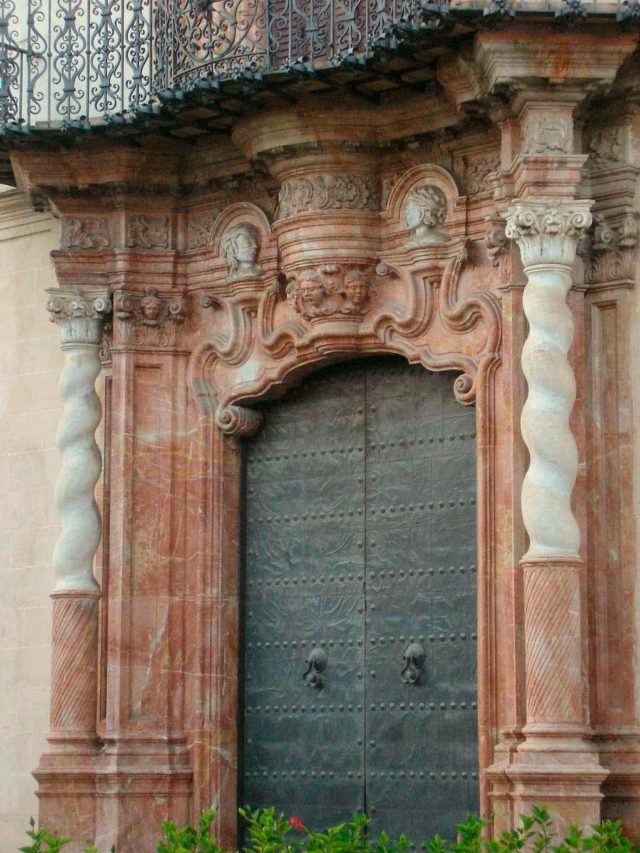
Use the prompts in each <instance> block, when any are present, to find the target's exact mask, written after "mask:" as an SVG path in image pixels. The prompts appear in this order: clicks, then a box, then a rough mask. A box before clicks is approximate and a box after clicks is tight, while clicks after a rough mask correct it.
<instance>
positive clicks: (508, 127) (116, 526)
mask: <svg viewBox="0 0 640 853" xmlns="http://www.w3.org/2000/svg"><path fill="white" fill-rule="evenodd" d="M527 26H528V25H522V26H521V27H520V29H518V36H517V38H515V37H514V38H507V37H505V35H504V33H501V32H498V33H491V32H480V33H477V34H476V36H475V37H474V40H473V43H472V44H471V43H470V47H469V50H470V54H469V56H468V57H467V58H466V59H464V60H463V58H462V57H461V55H459V53H458V52H457V49H455V50H451V51H449V50H448V49H447V50H444V51H443V53H442V55H441V56H440V55H439V56H438V58H437V60H436V72H437V78H438V80H439V81H440V85H441V86H442V87H443V90H444V95H437V94H436V95H433V94H428V93H427V94H426V95H425V94H421V95H419V96H418V95H416V96H415V97H413V96H412V98H411V99H410V100H407V98H406V97H405V96H404V95H399V96H397V97H389V99H388V100H385V99H382V100H381V102H380V103H379V104H377V105H375V106H373V105H372V104H371V99H365V102H364V103H362V100H358V99H353V100H349V98H350V97H351V96H348V97H346V101H345V100H344V99H343V100H340V98H337V97H336V98H333V96H332V95H330V94H328V95H327V102H326V106H325V105H319V104H318V103H316V102H314V103H313V104H310V103H309V101H308V100H307V99H306V98H305V97H300V100H299V102H298V104H297V106H296V107H295V108H292V107H291V104H290V101H287V98H286V97H283V98H282V99H281V100H280V101H277V103H275V105H274V104H271V105H270V106H267V107H265V108H264V109H261V110H259V111H258V112H256V113H255V114H253V115H245V116H244V117H242V118H238V117H236V118H235V119H233V120H231V134H230V137H225V138H221V137H218V136H216V137H211V138H210V137H207V138H206V140H205V142H202V143H196V144H194V145H193V146H192V147H191V148H190V149H189V157H185V156H184V147H183V143H182V142H179V141H177V140H176V139H172V140H171V142H170V144H168V145H166V146H165V147H164V148H162V150H159V149H158V150H155V149H154V151H153V153H151V152H149V151H145V150H144V147H142V148H141V149H140V150H135V151H133V150H131V149H129V150H127V151H126V153H123V152H122V151H121V149H118V148H117V146H116V147H114V144H113V143H112V142H110V141H107V140H104V141H102V142H101V143H100V144H97V145H95V147H94V148H93V149H92V150H79V151H76V152H74V153H73V154H72V153H70V152H68V151H66V152H64V151H61V152H58V153H57V154H56V158H57V160H56V168H55V170H54V171H53V172H52V169H51V157H52V155H51V154H50V153H49V154H47V153H46V152H45V153H42V152H38V151H37V150H35V149H30V148H28V147H26V148H25V149H24V150H20V152H18V153H16V154H15V162H16V170H17V172H18V174H19V176H20V179H21V182H22V186H23V188H24V189H26V190H29V191H31V192H34V193H40V194H46V195H48V196H49V197H51V198H52V199H53V201H54V202H55V204H56V206H57V209H59V210H60V212H61V215H62V216H63V230H62V234H63V242H62V248H61V250H60V251H59V252H56V253H54V261H55V264H56V267H57V271H58V276H59V280H60V286H61V291H60V294H59V295H58V296H56V295H52V298H51V302H50V308H51V311H52V313H53V314H54V319H57V321H58V322H59V323H60V325H61V330H62V332H63V346H65V347H66V349H67V353H68V358H69V367H68V368H67V371H66V372H65V377H64V381H63V397H64V399H65V420H64V424H63V428H62V430H61V437H60V445H61V449H62V451H63V458H64V464H63V475H62V479H61V487H60V509H61V517H62V521H63V534H62V537H61V540H60V545H59V547H58V551H57V556H56V567H57V571H58V573H59V575H60V583H59V584H58V587H57V588H56V592H55V593H54V597H55V605H54V606H55V619H54V638H53V645H54V684H53V700H52V729H51V738H50V745H49V748H48V750H47V752H46V754H45V755H44V756H43V758H42V761H41V764H40V767H39V769H38V771H37V778H38V781H39V786H40V787H39V792H40V797H41V821H42V823H43V824H46V825H52V826H55V827H56V828H58V829H60V830H61V831H63V832H65V833H66V834H71V835H73V836H75V837H79V836H85V837H87V838H90V839H91V840H94V839H95V841H96V843H97V845H98V847H99V848H104V849H108V847H109V846H110V845H111V844H112V843H115V844H116V846H117V849H118V850H119V853H129V851H133V850H136V851H147V850H149V851H150V850H152V849H153V838H152V834H153V831H152V827H153V826H154V825H159V823H160V820H162V819H163V818H165V817H166V816H167V815H171V816H172V817H173V818H174V819H176V820H178V821H186V820H187V819H193V818H195V817H196V816H197V815H198V813H199V812H200V811H201V810H202V809H203V808H205V807H207V806H208V805H210V804H211V803H212V802H213V803H216V804H217V806H218V809H219V830H220V836H221V838H222V839H223V840H224V842H225V843H227V844H229V846H232V845H233V843H234V840H235V832H236V817H235V816H236V806H237V803H236V792H237V784H236V782H237V754H238V728H237V715H238V676H237V671H238V642H239V636H240V626H239V616H238V614H239V606H238V597H239V572H240V552H241V548H240V544H239V543H240V539H241V530H242V527H241V502H242V500H241V484H242V441H241V439H242V438H243V437H245V436H250V435H251V434H252V433H254V432H255V431H256V430H257V429H259V428H260V424H261V420H262V415H261V412H260V403H261V402H262V401H264V400H267V399H273V398H277V397H279V396H281V395H283V394H285V393H286V391H287V389H288V388H290V387H291V386H292V385H294V384H297V383H299V382H301V381H303V379H304V377H305V375H307V374H308V373H309V372H311V371H313V370H314V369H315V368H317V367H319V366H321V365H324V364H328V363H332V362H336V361H341V360H347V359H350V358H355V357H359V358H360V357H365V356H367V355H370V354H385V353H395V354H399V355H401V356H403V357H404V358H406V359H407V360H408V361H409V362H411V363H415V364H420V365H422V366H423V367H424V369H425V370H432V371H442V370H453V371H456V373H457V374H458V376H457V379H456V380H455V385H454V389H453V391H454V392H455V395H456V397H457V399H458V401H459V402H460V403H461V404H462V405H474V406H475V407H476V421H477V448H478V466H477V471H478V531H479V532H478V543H477V545H478V562H477V568H478V602H479V606H478V632H477V633H478V712H479V741H480V755H479V765H480V768H481V774H482V779H481V801H482V808H483V810H484V811H485V813H487V814H489V813H492V814H493V815H494V829H495V830H502V829H504V828H506V827H509V826H511V825H513V823H514V821H515V820H516V817H517V814H518V813H519V812H520V811H522V810H525V809H527V808H529V807H530V806H531V805H532V804H536V803H547V804H548V805H549V806H550V807H551V809H552V811H553V813H554V816H555V818H556V819H557V820H558V821H560V822H562V821H565V822H566V821H568V822H572V821H576V820H578V821H583V822H592V821H594V820H597V819H598V817H599V816H600V815H601V814H602V815H606V816H610V815H612V816H618V815H620V816H623V817H625V818H626V819H627V821H628V826H629V828H630V830H631V831H633V832H638V831H640V819H639V818H638V815H637V814H636V811H635V809H636V806H635V803H636V802H637V799H638V794H637V783H636V778H637V775H636V767H637V765H638V764H640V731H639V730H638V729H637V726H636V718H637V711H638V708H637V707H636V703H637V698H636V692H637V691H636V689H635V685H636V680H637V674H636V673H635V670H634V669H633V666H632V665H628V664H626V663H625V662H624V660H625V654H626V652H627V651H628V650H629V649H631V648H632V647H633V644H634V642H635V639H634V638H635V630H636V629H635V625H634V621H633V610H632V599H631V597H630V596H625V595H624V591H625V590H628V589H630V588H632V587H633V583H634V578H633V565H634V562H633V542H632V536H631V527H632V525H631V524H629V523H628V522H627V521H625V517H624V512H623V506H624V502H625V501H629V500H630V495H631V483H630V481H629V480H628V479H626V478H625V477H624V475H623V474H622V473H621V468H620V466H618V467H616V466H612V465H611V464H609V462H608V461H607V460H608V458H609V456H608V454H609V452H610V449H611V444H612V443H613V444H614V445H615V446H616V447H618V448H619V451H618V452H619V454H620V460H621V461H622V460H623V458H624V459H625V460H626V462H627V463H628V461H629V453H630V451H629V450H628V446H627V444H626V443H625V442H624V441H623V438H624V428H623V420H624V414H623V413H624V411H625V410H626V409H625V407H626V406H627V405H628V401H627V399H626V397H625V394H626V393H627V392H626V391H625V390H624V383H623V382H620V381H619V379H618V374H619V373H620V371H621V370H623V369H624V368H622V367H621V364H622V362H621V360H620V358H618V357H617V356H616V358H614V357H613V356H611V355H610V352H611V350H610V348H611V347H612V346H613V347H615V346H620V347H622V348H623V349H624V346H626V343H625V342H626V340H627V336H628V321H627V320H626V319H625V310H626V309H625V306H626V305H627V301H628V296H629V288H630V287H631V286H632V284H633V262H634V260H635V245H636V241H637V233H638V230H637V214H636V211H635V208H634V204H635V187H636V183H637V168H638V167H637V165H636V163H635V161H634V160H633V156H634V155H633V152H632V151H631V148H630V145H631V143H630V142H629V141H628V140H629V139H630V138H631V129H632V125H633V122H634V121H635V118H633V117H632V116H631V115H630V116H628V117H627V116H626V115H625V117H619V122H620V128H619V132H617V133H616V137H615V145H612V146H609V147H608V146H607V145H606V144H605V140H604V137H603V136H602V131H600V130H596V126H597V125H598V123H599V122H601V120H602V117H603V116H604V117H606V116H607V110H608V109H609V108H610V106H609V105H610V102H609V101H608V100H607V98H608V94H607V93H608V92H609V91H610V89H611V86H612V83H613V80H614V77H615V75H616V73H617V70H618V68H619V66H620V65H621V64H622V62H623V60H624V58H625V57H626V56H627V55H629V53H630V52H631V51H632V50H633V49H634V45H635V37H634V36H621V35H615V34H613V33H611V32H608V31H606V32H599V33H598V34H594V33H593V32H584V33H579V34H572V35H571V37H570V38H568V37H565V36H564V35H559V34H555V35H554V36H553V38H551V39H550V38H549V33H548V32H544V31H542V30H540V29H536V28H532V27H529V28H527ZM543 55H544V61H542V59H541V56H543ZM591 56H595V57H596V58H597V62H595V61H594V62H590V60H589V57H591ZM549 67H553V68H555V69H556V71H557V69H558V68H562V69H564V71H563V72H562V74H560V72H557V76H556V77H553V79H552V80H550V78H549V74H550V72H549ZM296 85H297V84H296ZM336 85H338V84H336ZM613 91H614V95H612V96H611V97H612V98H614V100H615V97H616V96H615V89H614V90H613ZM594 93H595V94H594ZM289 97H290V98H295V97H297V94H295V93H289ZM332 98H333V99H332ZM226 108H227V109H228V111H229V112H230V113H231V114H233V106H232V104H231V103H230V104H228V105H227V107H226ZM591 124H593V125H594V126H593V128H592V127H591ZM584 125H586V127H584V128H583V126H584ZM578 126H580V127H581V129H584V132H583V133H582V142H581V141H580V140H579V139H578V138H577V134H575V133H574V129H575V128H576V127H578ZM625 146H626V147H625ZM581 150H584V151H585V152H586V153H584V154H583V153H580V152H581ZM498 152H499V153H498ZM611 158H613V162H611ZM178 173H179V175H180V178H179V180H177V179H176V175H177V174H178ZM247 176H249V178H248V177H247ZM151 193H152V194H153V202H152V204H150V201H149V198H150V194H151ZM585 199H589V200H585ZM150 208H152V209H150ZM592 216H594V221H595V223H596V228H595V230H590V224H591V220H592ZM579 241H580V253H581V256H582V258H584V259H585V261H584V263H583V261H582V260H580V259H578V260H577V261H576V252H577V250H578V242H579ZM583 268H584V270H585V271H586V272H585V274H583ZM109 299H112V301H113V315H112V317H111V319H110V322H109V324H108V328H107V326H105V327H104V331H105V333H106V338H105V340H103V341H102V343H103V344H104V343H105V342H106V343H107V344H108V346H103V347H102V350H103V354H105V355H108V357H107V358H106V359H105V362H106V367H105V384H104V407H105V419H104V421H103V423H104V431H103V433H102V436H103V446H104V459H105V465H104V471H103V483H102V513H103V518H104V532H103V537H102V546H101V549H100V551H99V552H98V560H97V576H98V585H97V584H96V582H95V581H94V580H93V576H92V574H91V570H90V562H91V555H92V551H93V550H94V549H95V547H96V545H97V541H98V527H96V514H95V509H94V505H93V497H92V492H93V486H94V484H95V481H96V479H97V476H98V468H97V467H96V465H97V461H96V460H97V457H96V453H95V447H94V445H93V432H94V430H95V428H96V426H97V423H98V420H97V412H98V409H97V403H96V399H95V396H94V391H93V383H94V381H95V378H96V375H97V373H98V358H99V356H98V352H99V347H100V343H101V341H100V335H99V331H101V330H102V325H101V324H102V320H101V319H100V318H102V317H104V315H105V310H106V308H107V306H108V304H109ZM527 322H528V330H527V327H526V324H527ZM83 330H84V331H83ZM87 330H89V331H90V332H91V335H90V338H91V339H90V340H88V338H87V336H88V335H89V331H87ZM83 335H84V337H83ZM74 336H75V337H74ZM621 351H622V350H621ZM614 379H615V393H613V392H611V393H610V392H609V391H607V394H606V395H605V396H603V394H605V392H604V391H603V387H604V386H603V383H606V382H610V381H613V380H614ZM525 382H526V385H527V386H528V389H527V388H526V387H525ZM576 388H577V392H576ZM576 394H577V396H576ZM611 395H612V396H611ZM605 398H606V399H605ZM576 399H577V404H575V405H574V403H575V401H576ZM525 400H526V402H525ZM521 415H522V432H521V430H520V416H521ZM398 416H399V418H401V416H402V413H398ZM603 424H605V426H603ZM72 425H73V429H71V426H72ZM527 452H528V457H527ZM625 454H626V456H625ZM581 463H582V467H581ZM585 470H586V475H585V473H584V472H585ZM76 471H77V473H76ZM585 476H586V480H585ZM587 486H588V488H589V495H590V497H589V500H587ZM596 505H597V506H596ZM604 506H606V512H607V514H608V519H609V532H607V533H605V532H604V531H603V529H602V522H601V521H600V520H599V515H598V513H599V510H598V508H597V507H604ZM84 519H86V522H85V521H84ZM80 521H82V525H81V526H82V528H83V535H82V536H80V537H76V536H75V535H72V525H74V524H76V523H80ZM625 524H626V525H627V526H626V527H625V526H624V525H625ZM603 537H605V538H606V537H609V538H608V539H607V543H608V544H607V546H606V547H605V546H603V544H602V543H603V541H604V539H603ZM621 554H624V559H623V558H622V557H620V555H621ZM612 555H616V556H612ZM87 561H89V562H87ZM98 599H99V601H100V604H99V607H98V603H97V602H98ZM96 649H97V651H96ZM625 650H626V651H625ZM96 655H97V663H96V665H95V667H90V666H89V663H90V661H94V660H95V659H96ZM618 664H619V665H620V666H621V667H625V666H626V667H627V669H626V670H625V679H626V681H625V683H624V684H622V685H621V684H618V683H614V681H615V679H612V677H611V675H610V673H609V668H610V667H611V666H614V667H615V666H618ZM76 672H77V677H75V676H74V678H73V679H72V680H73V685H70V684H69V681H68V679H69V674H70V673H76ZM609 696H611V697H613V699H612V701H611V703H610V702H609V701H608V698H607V697H609ZM621 743H623V744H624V746H622V747H621V746H620V744H621ZM70 795H72V797H73V800H71V797H70ZM71 803H72V804H71ZM81 840H82V839H81Z"/></svg>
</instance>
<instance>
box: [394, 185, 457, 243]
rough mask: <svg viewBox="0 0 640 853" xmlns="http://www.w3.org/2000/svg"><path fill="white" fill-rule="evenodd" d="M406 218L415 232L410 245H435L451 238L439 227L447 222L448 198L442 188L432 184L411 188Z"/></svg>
mask: <svg viewBox="0 0 640 853" xmlns="http://www.w3.org/2000/svg"><path fill="white" fill-rule="evenodd" d="M405 219H406V222H407V226H408V227H409V228H410V229H411V230H412V231H413V232H414V233H413V235H412V236H411V238H410V240H409V243H408V245H409V246H434V245H438V244H440V243H446V242H447V241H448V240H449V235H448V234H447V232H446V231H445V230H444V229H441V228H439V227H438V226H440V225H442V224H443V223H444V222H446V219H447V200H446V198H445V196H444V193H443V192H442V190H440V189H438V187H435V186H433V185H432V184H427V185H426V186H421V187H415V189H412V190H411V192H410V193H409V197H408V200H407V206H406V209H405Z"/></svg>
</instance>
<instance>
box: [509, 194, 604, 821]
mask: <svg viewBox="0 0 640 853" xmlns="http://www.w3.org/2000/svg"><path fill="white" fill-rule="evenodd" d="M590 205H591V202H589V201H567V200H563V201H558V202H553V201H549V200H546V199H545V200H544V201H540V200H526V201H518V202H515V203H514V204H513V205H512V206H511V207H510V208H509V209H508V211H507V213H506V219H507V227H506V235H507V237H509V238H511V239H514V240H515V241H516V242H517V243H518V246H519V248H520V253H521V257H522V262H523V267H524V271H525V274H526V277H527V285H526V287H525V291H524V300H523V306H524V311H525V314H526V317H527V320H528V322H529V334H528V337H527V340H526V342H525V345H524V347H523V351H522V369H523V372H524V374H525V377H526V379H527V383H528V396H527V400H526V403H525V405H524V407H523V411H522V420H521V428H522V436H523V439H524V441H525V444H526V446H527V448H528V450H529V455H530V462H529V467H528V470H527V473H526V475H525V478H524V482H523V485H522V515H523V520H524V524H525V527H526V530H527V533H528V535H529V549H528V551H527V553H526V554H525V555H524V557H523V559H522V561H521V567H522V571H523V574H524V609H525V626H524V627H525V660H526V725H525V728H524V734H525V741H524V743H523V744H521V745H520V747H519V749H518V755H517V757H516V761H515V763H514V765H513V766H512V768H511V769H510V771H509V777H510V779H511V781H512V784H513V789H512V790H513V799H514V802H515V803H516V807H517V808H518V807H519V808H520V810H521V811H522V810H527V809H528V808H529V807H530V806H531V805H534V804H536V803H547V804H548V805H550V806H551V807H552V808H553V809H554V811H555V812H556V814H557V815H558V817H559V818H560V819H562V817H563V816H565V815H569V814H570V819H571V820H572V821H573V822H575V821H576V819H577V820H582V821H584V822H585V823H590V822H593V821H596V820H598V818H599V804H600V800H601V794H600V784H601V782H602V780H603V779H604V777H605V776H606V771H604V770H603V769H602V768H601V767H600V765H599V764H598V761H597V758H596V756H595V753H594V752H593V751H592V749H591V746H590V744H589V742H588V739H587V738H588V734H589V728H588V722H589V721H588V715H587V707H588V705H587V698H588V697H587V690H586V680H585V679H586V661H585V660H584V637H583V624H584V614H583V606H582V601H583V598H584V596H583V590H582V585H583V574H584V565H583V560H582V557H581V556H580V553H579V551H580V532H579V529H578V524H577V522H576V519H575V516H574V514H573V511H572V508H571V493H572V490H573V486H574V484H575V481H576V476H577V472H578V451H577V447H576V441H575V438H574V436H573V434H572V431H571V428H570V423H569V419H570V416H571V411H572V408H573V405H574V402H575V396H576V381H575V376H574V373H573V370H572V368H571V365H570V364H569V361H568V358H567V355H568V352H569V349H570V347H571V343H572V340H573V335H574V324H573V318H572V314H571V311H570V309H569V306H568V305H567V295H568V293H569V289H570V287H571V284H572V267H573V262H574V260H575V254H576V247H577V243H578V240H579V238H580V237H581V236H582V235H583V233H584V231H585V230H586V229H587V228H588V227H589V225H590V224H591V214H590V212H589V208H590ZM569 791H570V792H571V798H570V800H568V799H567V794H568V792H569ZM569 803H570V804H569ZM568 804H569V805H568Z"/></svg>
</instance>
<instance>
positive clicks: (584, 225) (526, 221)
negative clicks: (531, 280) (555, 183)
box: [504, 199, 593, 269]
mask: <svg viewBox="0 0 640 853" xmlns="http://www.w3.org/2000/svg"><path fill="white" fill-rule="evenodd" d="M592 203H593V202H592V201H591V200H589V199H587V200H580V201H558V202H555V203H554V202H552V201H517V202H515V203H514V204H513V205H511V207H510V208H509V209H508V210H507V211H506V213H505V215H504V218H505V219H506V221H507V227H506V228H505V235H506V236H507V237H508V238H509V239H510V240H515V241H516V242H517V243H518V246H519V247H520V254H521V256H522V263H523V265H524V267H525V269H526V268H527V267H531V266H534V265H536V264H551V265H556V264H559V265H562V266H567V267H571V266H573V262H574V259H575V251H576V246H577V244H578V240H579V239H580V238H581V237H582V235H583V234H584V233H585V231H586V230H587V229H588V228H589V226H590V225H591V221H592V217H591V213H590V208H591V205H592Z"/></svg>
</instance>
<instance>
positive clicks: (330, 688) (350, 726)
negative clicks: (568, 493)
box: [240, 357, 478, 841]
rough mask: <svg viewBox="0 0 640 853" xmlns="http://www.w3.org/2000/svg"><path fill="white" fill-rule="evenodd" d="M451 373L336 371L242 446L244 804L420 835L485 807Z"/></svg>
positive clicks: (383, 368) (464, 453) (463, 428)
mask: <svg viewBox="0 0 640 853" xmlns="http://www.w3.org/2000/svg"><path fill="white" fill-rule="evenodd" d="M453 378H454V377H453V376H452V375H451V374H446V373H441V374H432V373H428V372H426V371H425V370H424V369H422V368H421V367H419V366H409V365H407V364H406V362H404V361H403V360H402V359H400V358H395V357H386V358H375V359H366V360H362V361H357V362H351V363H348V364H342V365H338V366H334V367H331V368H328V369H325V370H324V371H322V372H320V373H318V374H316V375H314V376H313V377H312V378H310V379H309V380H308V381H307V382H305V384H304V385H303V386H302V387H301V388H299V389H297V390H296V391H294V392H292V393H290V394H289V395H288V396H287V397H286V398H285V399H284V400H283V401H280V402H278V403H275V404H273V405H272V406H271V407H270V409H269V412H268V415H267V417H266V421H265V426H264V428H263V430H262V431H261V432H260V433H259V434H258V436H256V437H255V438H254V439H253V440H252V441H251V442H249V444H248V446H247V454H246V457H247V461H246V490H245V491H246V513H245V517H246V523H245V571H244V577H245V593H244V601H245V604H244V619H243V631H244V655H243V661H244V665H243V669H244V673H243V683H244V691H243V692H244V707H243V720H242V725H241V728H242V729H243V735H242V738H243V748H242V750H241V752H242V775H241V780H242V784H241V792H240V800H241V802H242V803H243V804H248V805H251V806H253V807H257V806H263V805H272V804H273V805H275V806H276V807H277V808H278V809H280V810H282V811H284V812H286V813H287V814H295V815H297V816H299V817H300V818H302V820H303V821H305V823H307V824H308V825H309V826H312V827H320V826H323V825H327V824H330V823H335V822H337V821H339V820H342V819H344V818H346V817H348V816H350V815H351V814H352V813H354V812H356V811H366V812H367V813H368V814H369V815H370V817H371V821H372V831H373V832H374V833H377V832H379V831H382V830H384V831H386V832H388V833H390V834H399V833H400V832H406V833H408V834H409V835H410V837H412V838H413V840H415V841H421V840H422V839H424V838H425V837H426V836H428V835H430V834H433V833H435V832H440V833H442V834H445V835H451V834H452V832H453V831H454V827H455V824H456V823H457V822H459V821H460V820H461V819H464V816H465V814H466V813H467V812H469V811H477V809H478V781H477V779H478V773H477V770H478V768H477V764H478V758H477V751H478V747H477V743H478V721H477V706H476V618H477V617H476V574H475V572H476V506H475V504H476V499H475V498H476V475H475V465H476V454H475V412H474V409H473V408H469V407H464V406H461V405H460V404H459V403H458V402H456V400H455V398H454V396H453V391H452V382H453Z"/></svg>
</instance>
